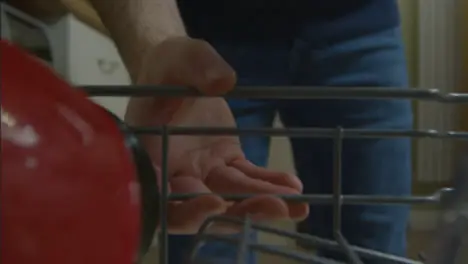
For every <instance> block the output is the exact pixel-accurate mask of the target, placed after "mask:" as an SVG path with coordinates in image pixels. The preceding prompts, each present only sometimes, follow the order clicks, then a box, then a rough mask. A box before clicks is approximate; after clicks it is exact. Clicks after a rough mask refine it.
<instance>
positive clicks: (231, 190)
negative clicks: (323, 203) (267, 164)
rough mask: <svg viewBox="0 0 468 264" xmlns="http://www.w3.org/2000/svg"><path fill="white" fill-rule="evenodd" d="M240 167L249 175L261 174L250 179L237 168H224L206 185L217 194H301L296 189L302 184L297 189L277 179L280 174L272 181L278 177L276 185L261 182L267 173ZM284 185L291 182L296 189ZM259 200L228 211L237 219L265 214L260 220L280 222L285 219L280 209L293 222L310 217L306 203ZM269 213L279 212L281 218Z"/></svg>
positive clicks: (265, 197)
mask: <svg viewBox="0 0 468 264" xmlns="http://www.w3.org/2000/svg"><path fill="white" fill-rule="evenodd" d="M240 167H242V169H245V171H246V172H255V173H258V174H255V176H256V177H257V178H255V176H254V177H251V175H250V174H244V173H243V172H242V171H240V170H238V169H236V168H234V167H221V168H218V169H216V170H213V172H212V173H210V174H209V177H207V179H206V181H205V183H206V185H207V186H208V187H209V188H210V189H211V190H212V191H213V192H214V193H220V194H223V193H224V194H284V195H295V194H300V191H298V190H297V188H300V189H302V185H300V184H299V186H298V183H297V182H295V180H290V179H288V177H285V176H284V175H283V176H278V175H280V174H274V173H273V178H275V177H276V180H273V182H274V181H276V182H277V183H272V182H271V181H270V182H269V181H266V180H262V178H267V176H266V175H267V174H262V173H259V172H264V171H263V170H259V171H257V170H255V169H252V168H251V167H250V166H248V165H246V166H242V165H241V166H240ZM283 182H288V183H289V184H290V185H294V187H295V188H291V187H288V186H287V184H284V183H283ZM260 197H261V198H259V200H256V199H257V197H254V198H250V199H247V200H245V201H243V202H241V203H239V204H236V205H235V206H234V207H233V208H230V209H228V212H229V213H230V214H235V215H237V216H242V215H243V214H246V213H249V214H253V215H258V214H260V215H261V214H263V216H261V217H260V218H262V217H263V218H265V219H270V220H274V219H281V217H283V216H282V215H283V211H282V210H283V209H281V208H286V212H287V213H286V216H288V217H289V218H292V219H294V220H301V219H303V218H305V217H306V216H307V215H308V212H309V206H308V204H306V203H297V202H296V203H293V202H291V203H286V202H284V201H282V200H281V199H278V198H275V197H272V196H260ZM252 199H254V200H252ZM250 203H252V204H250ZM237 206H240V207H237ZM282 206H283V207H282ZM270 210H273V211H274V210H278V212H277V213H278V215H274V214H272V213H271V212H272V211H270ZM257 212H259V213H257ZM262 212H263V213H262Z"/></svg>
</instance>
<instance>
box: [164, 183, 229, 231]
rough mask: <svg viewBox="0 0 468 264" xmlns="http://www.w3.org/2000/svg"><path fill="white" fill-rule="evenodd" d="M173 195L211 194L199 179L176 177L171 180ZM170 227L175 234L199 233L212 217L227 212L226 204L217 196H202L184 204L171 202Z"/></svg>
mask: <svg viewBox="0 0 468 264" xmlns="http://www.w3.org/2000/svg"><path fill="white" fill-rule="evenodd" d="M171 189H172V191H173V193H200V194H201V193H203V194H206V193H211V192H210V190H209V189H208V188H207V187H206V186H205V185H204V184H203V183H202V182H201V181H200V180H198V179H196V178H193V177H176V178H173V179H171ZM168 207H169V208H168V216H167V217H168V226H169V231H170V232H171V233H173V234H190V233H195V232H197V231H198V229H199V228H200V226H201V225H202V224H203V222H204V221H205V220H206V219H207V218H208V217H210V216H214V215H219V214H222V213H224V212H225V210H226V203H225V202H224V201H223V199H221V198H220V197H218V196H216V195H201V196H198V197H197V198H193V199H190V200H188V201H184V202H171V203H170V204H169V205H168Z"/></svg>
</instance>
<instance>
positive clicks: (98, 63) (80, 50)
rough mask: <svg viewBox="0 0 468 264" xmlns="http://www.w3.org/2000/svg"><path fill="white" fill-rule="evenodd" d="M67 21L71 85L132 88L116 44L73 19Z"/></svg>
mask: <svg viewBox="0 0 468 264" xmlns="http://www.w3.org/2000/svg"><path fill="white" fill-rule="evenodd" d="M67 19H68V32H67V36H66V38H67V42H68V46H69V49H68V53H69V54H68V63H69V68H68V69H69V74H70V79H71V82H72V83H74V84H76V85H91V84H92V85H122V84H129V83H130V78H129V75H128V72H127V69H126V68H125V66H124V64H123V62H122V59H121V58H120V55H119V53H118V51H117V48H116V47H115V45H114V43H113V41H112V40H111V39H110V38H108V37H107V36H105V35H103V34H101V33H100V32H98V31H96V30H95V29H93V28H91V27H89V26H87V25H86V24H84V23H82V22H81V21H78V20H77V19H76V18H75V17H73V16H72V15H70V16H68V17H67Z"/></svg>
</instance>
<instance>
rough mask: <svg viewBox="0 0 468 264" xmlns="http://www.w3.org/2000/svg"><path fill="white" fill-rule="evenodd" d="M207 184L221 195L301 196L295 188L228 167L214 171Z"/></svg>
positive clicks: (209, 175)
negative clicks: (250, 175)
mask: <svg viewBox="0 0 468 264" xmlns="http://www.w3.org/2000/svg"><path fill="white" fill-rule="evenodd" d="M205 184H206V185H207V186H208V188H210V189H211V190H212V191H213V192H214V193H220V194H223V193H224V194H237V193H244V194H299V191H298V190H296V189H294V188H291V187H288V186H283V185H278V184H273V183H271V182H268V181H264V180H260V179H255V178H251V177H249V176H247V175H246V174H244V173H242V172H241V171H240V170H238V169H236V168H233V167H227V166H226V167H218V168H215V169H213V170H212V171H211V172H210V173H209V174H208V176H207V177H206V179H205Z"/></svg>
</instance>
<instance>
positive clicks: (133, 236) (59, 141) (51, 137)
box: [0, 41, 140, 264]
mask: <svg viewBox="0 0 468 264" xmlns="http://www.w3.org/2000/svg"><path fill="white" fill-rule="evenodd" d="M1 107H2V113H1V117H2V120H1V144H2V149H1V193H0V199H1V209H0V210H1V211H0V214H1V215H0V226H1V230H0V237H1V246H0V250H1V257H0V258H1V261H0V262H1V263H2V264H132V263H133V262H134V258H135V257H136V252H137V249H138V248H137V247H138V241H139V232H140V194H139V189H138V183H137V178H136V175H135V168H134V165H133V164H132V162H131V156H130V153H129V152H128V151H127V149H126V148H125V145H124V138H123V136H122V135H121V133H120V132H119V130H118V128H117V126H116V125H115V123H114V121H113V120H112V119H111V118H110V117H109V116H108V115H107V113H105V112H104V111H103V110H102V109H100V108H99V107H98V106H96V105H95V104H93V103H92V102H91V101H90V100H88V99H87V98H86V96H85V95H84V94H82V93H81V92H78V90H76V89H75V88H72V87H70V85H68V84H67V83H66V82H64V81H63V80H61V79H60V78H59V77H57V76H56V75H55V74H54V73H53V71H51V70H50V69H49V68H47V67H46V66H44V65H43V64H42V63H41V62H39V61H38V60H36V59H34V58H33V57H30V56H29V55H26V54H25V53H23V52H22V51H21V50H19V49H17V48H15V47H13V46H11V45H9V44H8V43H6V42H4V41H2V42H1Z"/></svg>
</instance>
